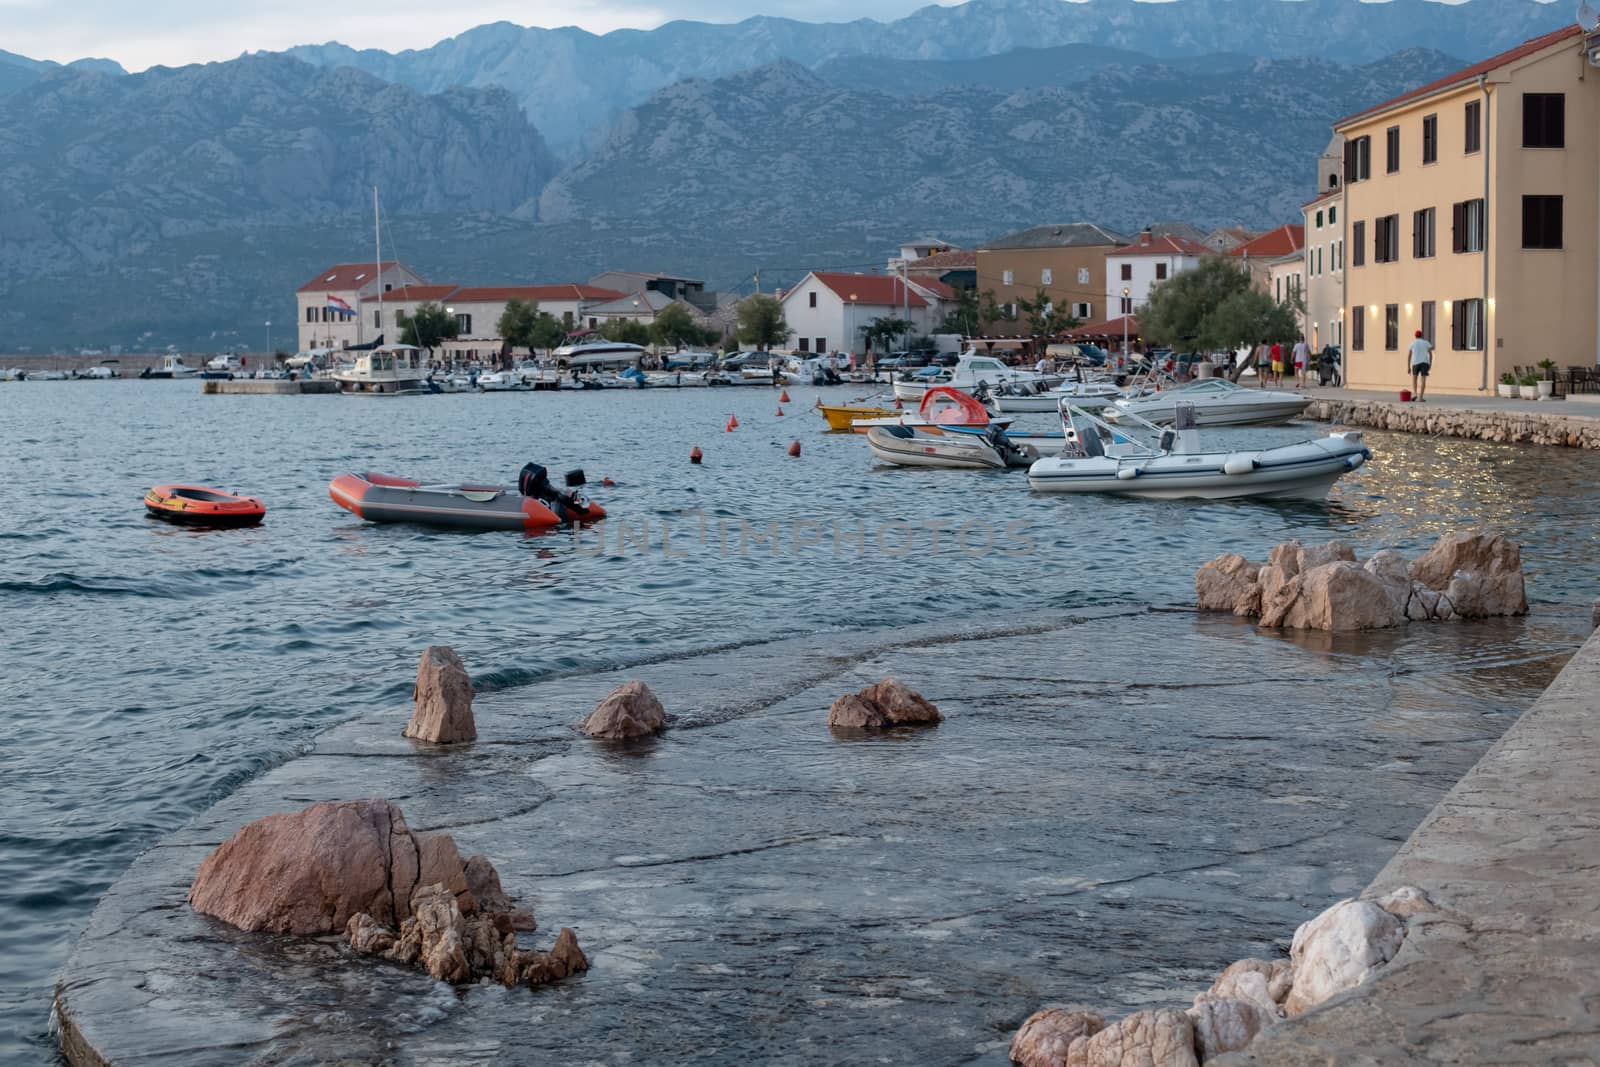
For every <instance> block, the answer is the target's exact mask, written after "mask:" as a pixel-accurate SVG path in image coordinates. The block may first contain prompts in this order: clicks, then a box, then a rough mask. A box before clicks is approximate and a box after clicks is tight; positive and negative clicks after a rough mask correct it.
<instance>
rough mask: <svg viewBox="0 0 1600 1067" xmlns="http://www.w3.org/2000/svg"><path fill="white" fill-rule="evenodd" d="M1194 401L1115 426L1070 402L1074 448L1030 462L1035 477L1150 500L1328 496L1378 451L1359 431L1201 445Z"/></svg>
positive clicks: (1068, 423) (1046, 488)
mask: <svg viewBox="0 0 1600 1067" xmlns="http://www.w3.org/2000/svg"><path fill="white" fill-rule="evenodd" d="M1187 408H1188V405H1186V404H1180V405H1179V408H1178V411H1177V412H1176V422H1177V426H1178V428H1177V429H1166V430H1163V429H1161V428H1160V427H1157V426H1156V425H1155V424H1154V423H1151V422H1148V421H1146V420H1144V419H1140V418H1138V417H1137V416H1130V415H1129V414H1128V413H1126V412H1125V413H1124V415H1123V418H1122V419H1120V420H1119V424H1118V427H1117V428H1116V429H1112V427H1111V426H1109V425H1107V424H1106V423H1104V422H1102V421H1101V420H1100V419H1098V418H1095V417H1094V416H1093V415H1091V414H1089V413H1087V412H1085V411H1083V410H1081V409H1076V408H1072V407H1070V406H1065V405H1064V406H1063V409H1062V425H1063V429H1064V430H1065V433H1066V439H1067V442H1068V445H1067V450H1066V451H1064V452H1063V453H1062V454H1061V455H1059V456H1052V457H1049V458H1047V459H1041V460H1039V461H1038V462H1037V463H1035V464H1033V466H1031V467H1029V468H1028V485H1029V486H1030V487H1031V488H1032V489H1034V490H1035V491H1037V492H1041V493H1115V494H1118V495H1121V496H1132V497H1142V498H1145V499H1151V500H1176V499H1182V498H1186V497H1199V498H1202V499H1208V500H1228V499H1237V498H1242V497H1257V498H1263V499H1272V500H1321V499H1323V498H1324V497H1326V496H1327V495H1328V490H1329V489H1331V488H1333V483H1334V482H1336V481H1338V480H1339V479H1340V478H1342V477H1344V476H1345V475H1346V474H1349V473H1350V472H1351V471H1355V470H1359V469H1360V468H1361V466H1362V465H1363V464H1365V463H1366V462H1367V460H1369V459H1371V458H1372V450H1371V449H1369V448H1368V447H1367V446H1366V445H1365V444H1363V443H1362V440H1361V434H1360V433H1359V432H1357V431H1344V432H1338V433H1332V434H1329V435H1328V436H1327V437H1322V438H1315V439H1313V440H1309V441H1301V442H1299V443H1298V444H1292V445H1283V446H1280V447H1277V448H1265V449H1254V450H1251V449H1244V450H1237V451H1231V452H1202V451H1199V450H1198V448H1197V447H1196V441H1195V431H1194V429H1193V413H1192V412H1191V411H1189V410H1187ZM1135 423H1137V424H1142V428H1143V429H1144V431H1145V434H1144V436H1145V437H1146V439H1145V440H1139V439H1138V438H1137V437H1136V436H1135V435H1134V434H1133V433H1132V432H1130V431H1132V430H1133V428H1134V426H1133V425H1130V424H1135Z"/></svg>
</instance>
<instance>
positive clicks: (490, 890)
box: [463, 856, 539, 930]
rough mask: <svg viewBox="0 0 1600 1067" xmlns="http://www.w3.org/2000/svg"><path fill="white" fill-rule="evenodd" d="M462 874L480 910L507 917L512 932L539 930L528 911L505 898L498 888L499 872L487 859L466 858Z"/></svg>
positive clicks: (531, 913) (504, 894)
mask: <svg viewBox="0 0 1600 1067" xmlns="http://www.w3.org/2000/svg"><path fill="white" fill-rule="evenodd" d="M463 873H464V874H465V875H466V879H467V889H468V890H470V891H471V893H472V899H473V900H474V901H475V902H476V903H477V905H478V907H479V909H480V910H482V911H486V912H489V913H490V914H496V913H498V914H503V915H505V916H507V918H508V919H509V921H510V923H511V928H512V929H513V930H537V929H538V928H539V924H538V923H537V922H535V921H534V918H533V912H532V911H531V910H530V909H528V908H519V907H517V905H516V904H515V902H513V901H512V900H511V898H510V897H508V896H506V891H505V890H504V889H502V888H501V887H500V872H499V871H497V870H495V869H494V864H492V863H490V862H489V857H487V856H469V857H467V862H466V866H465V869H464V871H463Z"/></svg>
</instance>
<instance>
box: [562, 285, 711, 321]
mask: <svg viewBox="0 0 1600 1067" xmlns="http://www.w3.org/2000/svg"><path fill="white" fill-rule="evenodd" d="M673 303H683V304H685V305H686V306H687V307H688V308H689V310H690V311H691V312H694V313H696V314H699V312H700V309H699V308H697V307H696V306H695V305H693V304H689V303H688V301H686V300H685V301H680V300H678V299H677V298H676V297H671V296H668V295H667V294H666V293H663V292H658V291H657V290H655V289H640V290H638V291H637V292H632V293H618V294H617V295H616V296H614V297H612V298H611V299H610V300H607V301H604V302H603V303H598V304H592V305H590V306H589V307H587V308H585V309H584V312H583V318H584V321H585V322H586V323H587V325H588V327H589V329H592V330H594V329H599V328H600V327H602V326H604V325H605V324H606V323H608V322H615V321H617V320H619V319H632V320H633V321H634V322H642V323H644V324H645V325H647V326H648V325H649V324H650V323H652V322H654V321H656V316H657V315H659V314H661V312H662V310H663V309H664V308H666V307H667V305H669V304H673Z"/></svg>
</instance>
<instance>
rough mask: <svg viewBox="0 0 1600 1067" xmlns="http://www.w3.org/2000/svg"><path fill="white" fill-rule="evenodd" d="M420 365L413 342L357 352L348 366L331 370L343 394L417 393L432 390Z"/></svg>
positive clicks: (426, 374) (418, 351)
mask: <svg viewBox="0 0 1600 1067" xmlns="http://www.w3.org/2000/svg"><path fill="white" fill-rule="evenodd" d="M427 378H428V372H427V370H426V369H425V368H424V367H423V365H422V349H420V348H418V347H417V346H415V345H389V346H387V347H384V348H375V349H373V350H372V351H370V352H361V353H359V354H358V355H357V356H356V361H355V363H354V364H353V365H351V366H348V367H340V368H339V369H338V370H337V371H334V373H333V380H334V381H336V382H338V383H339V392H341V393H343V394H344V395H345V396H420V395H422V394H423V393H431V392H433V391H434V390H433V388H432V387H430V386H429V385H428V381H427Z"/></svg>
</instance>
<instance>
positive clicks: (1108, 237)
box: [977, 222, 1131, 322]
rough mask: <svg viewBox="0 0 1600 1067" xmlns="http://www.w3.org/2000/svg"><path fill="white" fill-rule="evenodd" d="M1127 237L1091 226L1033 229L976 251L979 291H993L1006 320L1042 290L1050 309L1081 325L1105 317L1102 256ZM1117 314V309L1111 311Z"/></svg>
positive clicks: (1035, 227) (1124, 241)
mask: <svg viewBox="0 0 1600 1067" xmlns="http://www.w3.org/2000/svg"><path fill="white" fill-rule="evenodd" d="M1130 242H1131V238H1129V237H1128V236H1127V235H1126V234H1122V233H1118V232H1117V231H1115V230H1112V229H1109V228H1108V227H1105V226H1101V225H1099V224H1097V223H1093V222H1069V223H1060V224H1055V225H1049V226H1034V227H1031V228H1029V229H1026V230H1018V231H1017V232H1016V233H1008V234H1006V235H1004V236H1002V237H996V238H995V239H994V240H992V241H989V242H988V243H986V244H984V245H982V246H980V247H979V249H978V276H977V280H978V291H979V292H980V293H985V292H992V293H994V297H995V300H996V301H998V302H999V304H1000V306H1001V307H1002V308H1004V309H1005V311H1006V313H1007V315H1008V316H1010V317H1013V318H1015V317H1016V316H1017V313H1018V309H1017V304H1018V302H1019V301H1023V300H1032V299H1034V297H1035V296H1037V295H1038V293H1039V291H1040V290H1043V291H1044V293H1045V295H1046V296H1047V297H1048V298H1049V300H1050V302H1051V304H1052V306H1054V307H1057V308H1062V309H1064V310H1066V312H1067V313H1068V314H1070V315H1071V316H1072V317H1073V318H1075V319H1077V320H1078V321H1080V322H1089V321H1091V320H1093V319H1096V318H1102V317H1104V315H1105V313H1106V310H1107V309H1106V307H1105V294H1106V253H1107V252H1109V251H1111V250H1112V249H1114V248H1118V247H1121V246H1123V245H1126V244H1129V243H1130ZM1112 310H1115V309H1112Z"/></svg>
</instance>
